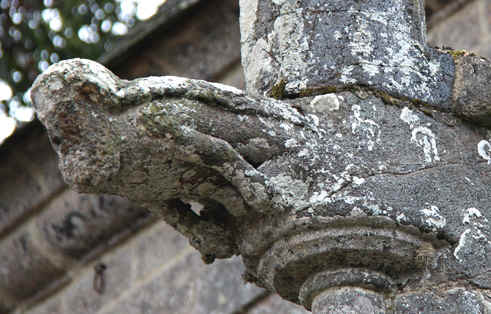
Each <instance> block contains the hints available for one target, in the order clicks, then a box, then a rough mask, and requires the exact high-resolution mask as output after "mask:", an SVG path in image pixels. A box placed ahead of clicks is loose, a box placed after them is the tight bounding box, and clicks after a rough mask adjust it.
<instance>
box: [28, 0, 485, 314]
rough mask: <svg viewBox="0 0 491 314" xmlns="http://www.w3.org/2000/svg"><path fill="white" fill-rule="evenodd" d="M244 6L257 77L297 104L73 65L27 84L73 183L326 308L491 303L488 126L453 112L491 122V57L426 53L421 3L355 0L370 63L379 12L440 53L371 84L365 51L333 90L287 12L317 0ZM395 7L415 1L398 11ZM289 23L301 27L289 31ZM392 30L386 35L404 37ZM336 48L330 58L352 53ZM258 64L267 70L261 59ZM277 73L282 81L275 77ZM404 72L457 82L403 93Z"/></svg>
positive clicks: (264, 88) (315, 50)
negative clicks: (271, 40) (150, 214)
mask: <svg viewBox="0 0 491 314" xmlns="http://www.w3.org/2000/svg"><path fill="white" fill-rule="evenodd" d="M335 2H336V1H335ZM330 3H331V2H329V4H330ZM336 3H337V2H336ZM241 4H242V9H243V11H242V34H243V49H245V50H246V53H245V56H244V60H243V63H244V65H245V66H246V78H247V80H248V89H249V90H250V91H251V92H252V94H256V95H257V94H264V93H266V94H268V93H269V94H271V95H272V96H275V97H277V98H283V97H284V96H287V99H284V100H276V99H273V98H268V97H262V96H252V95H248V94H246V93H244V92H243V91H240V90H237V89H235V88H231V87H229V86H225V85H220V84H212V83H207V82H204V81H199V80H192V79H185V78H179V77H149V78H142V79H137V80H134V81H125V80H120V79H119V78H117V77H116V76H115V75H113V74H112V73H111V72H109V71H108V70H107V69H105V68H104V67H102V66H100V65H99V64H97V63H95V62H92V61H88V60H81V59H73V60H68V61H63V62H60V63H58V64H56V65H53V66H51V67H50V68H49V69H48V70H47V71H45V72H44V73H43V74H42V75H41V76H40V77H39V78H38V79H37V80H36V82H35V84H34V87H33V90H32V96H33V101H34V104H35V106H36V109H37V112H38V116H39V118H40V120H41V121H42V122H43V123H44V124H45V125H46V127H47V128H48V132H49V135H50V139H51V141H52V144H53V146H54V148H55V150H56V152H57V153H58V155H59V156H60V169H61V171H62V173H63V176H64V178H65V180H66V181H67V182H68V183H69V184H70V185H71V186H72V187H73V188H75V189H76V190H78V191H81V192H90V193H110V194H118V195H122V196H125V197H127V198H129V199H131V200H132V201H135V202H137V203H139V204H142V205H143V206H145V207H147V208H149V209H151V210H153V211H154V212H156V213H158V214H160V215H161V216H162V217H163V218H164V219H165V220H166V221H167V222H168V223H170V224H171V225H172V226H174V227H175V228H176V229H177V230H179V231H180V232H181V233H183V234H184V235H186V236H187V237H188V238H189V240H190V243H191V244H192V245H193V246H194V247H196V248H197V249H198V250H200V252H201V253H202V256H203V259H204V260H205V261H206V262H212V261H213V260H214V259H215V258H225V257H230V256H232V255H235V254H241V255H242V258H243V261H244V264H245V266H246V271H245V274H244V278H245V279H246V280H248V281H252V282H256V283H257V284H259V285H260V286H263V287H266V288H267V289H269V290H271V291H274V292H277V293H278V294H279V295H280V296H282V297H283V298H285V299H287V300H290V301H293V302H296V303H303V305H304V306H305V307H306V308H312V309H313V310H314V312H316V313H336V311H339V310H340V309H342V308H346V309H347V310H350V311H353V312H356V313H363V312H366V311H373V312H380V313H383V312H385V311H390V310H391V309H396V310H398V311H401V312H404V308H406V307H409V308H412V307H419V306H420V305H419V304H420V302H422V303H421V307H422V308H423V310H422V312H426V313H431V312H432V311H433V309H434V308H439V304H440V303H442V302H446V304H447V305H448V307H449V308H458V309H462V310H463V312H476V311H477V313H479V311H481V312H482V311H484V310H485V307H486V306H488V307H489V302H488V301H486V299H485V298H486V297H485V295H486V294H489V289H490V285H489V284H490V279H489V278H490V276H489V273H490V268H491V261H490V256H491V241H490V237H491V234H490V233H491V230H490V224H489V221H490V219H491V211H490V208H491V190H490V189H489V184H490V175H489V174H490V170H491V168H490V167H491V163H490V160H491V144H490V143H489V142H490V141H491V132H490V130H489V129H487V128H484V127H479V126H476V125H473V124H471V123H469V122H467V121H464V120H461V119H459V118H458V117H457V116H456V115H458V116H463V117H466V118H467V119H468V120H472V121H476V122H480V123H483V124H486V121H489V114H488V113H489V111H488V104H489V103H490V102H489V101H488V96H489V95H488V94H486V92H487V89H486V88H485V86H486V84H487V83H486V78H487V77H488V76H489V69H490V67H489V64H487V63H486V62H487V61H485V60H483V59H473V58H472V57H470V58H469V57H467V56H464V59H462V60H460V59H456V60H457V61H456V63H454V61H453V60H454V58H453V57H452V55H451V54H449V53H447V52H444V51H433V52H432V53H430V55H428V56H426V55H425V54H424V52H425V51H427V50H426V48H425V47H423V48H421V53H422V54H419V53H417V52H416V50H418V51H419V49H417V47H416V46H415V45H416V43H417V42H424V19H422V18H421V15H420V10H419V8H420V7H419V6H420V5H421V3H420V1H399V2H397V3H396V2H394V1H388V2H383V3H382V2H380V1H369V2H367V3H365V2H364V3H363V5H362V4H359V3H358V2H357V1H343V2H342V3H341V2H339V5H340V7H341V8H345V10H341V11H340V13H339V16H338V17H339V18H349V17H351V18H353V17H356V18H360V17H361V20H360V22H359V24H356V25H365V26H366V29H365V31H366V33H364V34H360V35H359V36H358V35H356V34H357V32H356V31H353V32H351V33H349V34H350V36H351V35H352V36H353V37H349V38H350V39H349V43H351V44H352V45H354V46H353V47H355V46H356V47H359V48H360V47H361V48H360V49H361V50H360V52H361V54H360V56H359V57H360V58H362V57H368V56H365V55H364V53H365V52H367V51H368V52H372V51H373V53H374V54H375V55H372V56H371V57H374V56H375V57H376V56H377V54H378V53H379V52H375V49H374V50H371V49H368V48H369V47H366V46H363V45H362V46H360V45H361V43H366V42H367V41H366V40H367V38H369V36H368V34H370V33H371V34H372V35H374V34H379V33H380V32H379V31H380V29H379V26H380V25H379V24H380V23H382V24H383V22H384V21H385V22H386V23H388V24H393V21H401V20H404V19H408V20H410V22H407V23H409V25H410V26H412V28H409V29H406V30H405V31H404V30H401V29H400V28H398V27H397V25H392V26H393V27H395V29H394V30H392V31H391V32H392V34H393V36H395V37H394V38H396V37H397V36H399V35H397V34H399V33H401V34H404V35H406V36H407V37H405V40H407V41H409V42H411V43H413V42H412V41H414V43H413V44H412V46H411V49H409V50H404V49H402V48H401V47H398V46H393V47H392V48H393V49H398V51H400V52H401V53H403V54H406V55H405V56H404V57H401V58H403V59H404V58H406V57H407V58H413V57H414V58H416V60H420V59H418V58H423V59H424V58H425V57H424V56H426V58H427V59H425V60H427V61H428V60H429V61H428V62H429V63H425V62H416V61H415V62H416V63H417V64H418V65H417V66H416V67H413V66H409V67H408V68H407V69H409V71H411V73H402V72H401V73H399V74H400V75H395V76H394V77H392V76H390V75H389V76H384V75H382V76H377V75H374V78H375V77H377V78H379V79H380V80H379V81H376V80H375V79H374V81H371V82H369V81H366V82H365V81H364V79H366V78H367V77H366V76H365V74H367V73H368V72H367V69H364V63H363V62H360V59H356V60H355V61H354V62H357V66H358V67H360V69H361V70H360V71H358V70H357V71H353V72H351V71H348V72H349V76H348V72H346V73H345V75H347V76H346V77H344V76H343V75H341V76H340V77H336V76H330V75H328V77H331V78H332V77H334V80H335V84H334V85H339V86H340V87H341V88H340V89H338V88H337V86H336V92H332V91H333V90H330V86H331V85H330V84H331V83H329V82H327V81H325V82H324V81H323V79H319V77H317V76H316V75H317V74H316V73H318V72H315V71H313V72H312V71H307V69H312V68H315V69H318V68H319V67H320V66H321V65H320V63H319V62H321V61H318V60H317V59H316V58H312V59H309V60H311V61H312V62H314V63H312V64H307V65H305V64H303V65H302V63H301V62H297V61H299V60H300V61H301V60H306V59H302V58H304V55H303V54H305V53H308V54H310V53H312V54H313V55H314V56H315V54H319V53H322V49H321V48H322V46H313V45H307V46H303V45H302V44H299V43H300V42H301V41H302V42H304V41H306V42H311V43H312V38H311V37H308V34H310V33H308V34H306V33H302V32H303V31H302V27H298V28H293V27H292V25H293V24H292V23H293V22H292V21H295V20H290V18H291V16H294V17H295V18H296V19H298V18H301V17H304V18H305V21H306V24H309V23H308V17H309V16H310V15H309V14H305V12H304V9H303V6H305V7H307V8H317V7H318V6H319V5H320V2H319V1H310V2H305V3H303V2H302V3H301V2H299V1H272V2H269V1H259V2H258V1H250V2H243V3H241ZM349 4H350V5H351V6H349ZM370 5H371V6H370ZM365 6H366V7H365ZM355 8H356V9H357V10H355V11H356V14H355V13H353V12H352V11H353V10H354V9H355ZM382 8H385V9H384V10H385V11H388V12H392V11H390V10H394V8H395V9H397V10H401V9H405V10H403V11H404V12H402V13H401V12H399V11H397V10H396V11H394V12H398V13H399V14H401V16H396V18H395V19H393V20H391V19H389V16H388V15H387V14H386V13H384V14H382V13H380V12H385V11H383V10H382ZM282 10H283V11H282ZM370 10H372V11H370ZM320 11H321V12H319V14H320V15H322V14H325V15H326V16H327V17H329V18H332V17H333V16H334V17H336V16H337V13H336V14H334V13H333V12H331V11H332V10H331V11H330V9H329V8H327V9H325V8H324V9H320ZM292 12H293V13H292ZM367 12H368V13H367ZM377 12H378V13H380V14H378V13H377ZM311 13H312V14H314V13H315V14H317V12H313V11H312V12H311ZM343 13H344V14H345V15H343ZM346 14H347V16H348V17H347V16H346ZM353 14H355V15H353ZM408 14H409V15H408ZM409 17H411V18H409ZM364 18H366V20H364ZM258 19H259V20H258ZM261 19H265V21H269V20H270V19H271V21H274V23H273V25H274V26H278V28H272V29H267V25H269V24H271V22H270V23H269V24H268V23H263V22H261ZM355 20H357V19H355ZM380 20H381V21H382V22H381V21H380ZM322 21H323V20H320V18H319V21H318V22H319V23H320V24H317V27H321V26H323V25H324V24H322V23H321V22H322ZM327 21H329V19H328V20H327ZM334 21H336V19H334ZM343 21H344V20H343V19H341V20H340V21H339V25H344V24H343ZM329 23H331V22H326V25H331V24H329ZM332 23H334V22H332ZM364 23H367V24H364ZM411 23H412V24H411ZM332 25H334V26H335V25H338V23H334V24H332ZM263 26H265V29H262V28H261V27H263ZM324 26H325V25H324ZM334 26H333V27H334ZM365 26H364V27H365ZM319 29H320V28H319ZM408 30H410V31H408ZM398 32H399V33H398ZM262 33H264V34H273V35H275V36H276V37H277V38H280V39H279V40H278V43H279V46H277V47H276V48H275V49H277V50H278V53H279V54H280V56H281V57H282V58H284V60H283V61H282V62H281V66H278V67H273V66H271V67H268V64H267V63H263V62H262V61H264V60H263V57H264V56H261V55H260V54H259V52H258V55H257V56H256V57H257V60H256V62H258V63H257V64H254V63H252V59H251V56H252V55H251V53H253V52H251V51H254V49H256V48H257V47H255V48H253V49H252V50H251V51H247V49H249V48H250V43H251V42H252V41H253V40H252V39H251V38H256V39H258V37H250V36H252V35H251V34H262ZM321 33H323V34H326V36H327V35H328V34H331V32H330V31H329V30H323V31H322V32H321ZM292 34H293V35H295V36H297V37H298V38H297V37H295V36H293V39H292V40H291V41H287V40H286V39H285V38H287V36H290V35H292ZM401 36H402V35H401ZM268 37H269V35H268ZM273 37H274V36H273ZM379 37H380V38H378V41H376V42H377V43H379V44H380V45H389V46H390V45H393V43H392V44H391V42H392V41H391V42H385V41H383V39H382V38H383V36H379ZM281 38H283V40H281ZM374 38H375V37H374ZM394 38H393V39H394ZM336 40H337V39H336V38H331V39H324V40H323V42H324V45H330V44H333V45H335V44H336V43H337V41H336ZM339 40H341V39H339ZM371 40H372V39H370V40H369V41H370V42H371ZM394 40H395V39H394ZM411 40H412V41H411ZM260 41H261V40H258V41H257V44H258V45H259V44H260ZM286 43H290V45H286V46H282V44H286ZM297 44H298V45H297ZM339 44H340V46H343V47H344V46H346V45H344V41H342V40H341V41H340V42H339ZM348 46H349V45H348ZM353 47H352V48H353ZM263 48H264V47H262V48H261V47H259V48H257V49H259V50H261V49H263ZM353 49H354V48H353ZM414 49H416V50H414ZM259 50H258V51H259ZM355 52H356V51H355V50H351V51H350V52H349V53H351V54H353V53H355ZM275 53H276V52H275ZM274 55H275V54H273V56H274ZM394 55H396V54H395V53H394ZM394 55H392V57H394ZM268 56H269V54H268ZM340 56H343V58H345V59H343V60H344V61H339V62H341V63H340V64H339V65H338V64H334V65H335V67H337V68H338V69H342V65H347V66H350V65H351V64H352V63H350V62H348V61H346V58H347V55H343V53H341V54H340ZM437 56H438V57H437ZM435 58H437V59H438V60H440V61H441V62H442V63H441V64H440V65H439V66H436V65H434V64H433V65H432V63H431V62H434V60H436V59H435ZM316 60H317V61H316ZM404 60H405V59H404ZM408 60H412V59H408ZM421 60H422V59H421ZM432 60H433V61H432ZM442 60H444V61H442ZM459 60H460V61H459ZM372 61H373V60H372ZM406 61H407V60H406ZM322 62H323V61H322ZM322 62H321V63H322ZM387 62H389V61H387ZM389 64H390V62H389ZM258 65H260V66H261V71H263V70H264V71H266V72H261V71H259V72H254V71H256V70H258ZM297 66H300V67H297ZM469 67H471V68H472V67H477V68H478V70H476V71H475V72H469V71H468V70H467V69H468V68H469ZM273 68H274V70H273ZM455 69H457V72H455ZM278 70H280V72H282V74H281V75H283V74H285V75H286V76H285V77H287V79H286V80H283V79H282V78H280V81H279V82H278V81H276V82H275V81H272V80H271V79H278V78H279V77H280V76H277V75H276V74H275V73H276V72H275V71H278ZM320 70H321V68H320V69H319V73H320V72H322V73H327V72H323V71H320ZM362 70H363V71H362ZM432 70H434V73H433V72H431V71H432ZM326 71H327V70H326ZM428 71H429V72H428ZM459 71H460V72H459ZM265 73H266V74H267V75H266V74H265ZM356 73H358V74H356ZM378 74H380V73H378ZM440 74H441V75H442V76H441V78H442V79H440V78H439V75H440ZM351 75H353V76H351ZM406 75H407V76H406ZM435 78H437V79H435ZM447 78H450V79H449V80H447ZM454 78H455V82H454ZM255 79H257V81H255ZM266 79H267V80H269V81H267V80H266ZM351 79H353V80H355V81H351ZM398 79H400V80H402V81H405V80H406V79H408V80H409V83H408V84H413V83H414V84H416V85H415V86H419V85H417V84H419V83H421V82H433V83H435V84H440V83H441V84H443V85H444V86H443V87H442V86H440V85H439V86H430V85H431V84H430V85H428V86H429V87H428V88H419V87H418V88H416V89H414V90H413V89H410V88H409V89H408V88H402V89H394V88H393V87H394V86H395V85H394V84H393V83H392V85H391V84H390V82H397V80H398ZM413 79H416V81H414V82H413V81H411V80H413ZM434 79H435V80H434ZM394 80H395V81H394ZM433 80H434V81H433ZM459 80H461V81H459ZM462 80H463V81H462ZM302 81H305V82H307V85H305V86H304V85H302V84H303V83H302ZM402 81H401V82H402ZM312 82H314V83H312ZM326 82H327V83H326ZM472 82H474V83H472ZM311 83H312V84H311ZM317 83H319V84H320V85H316V84H317ZM447 83H448V84H449V85H447ZM258 84H259V85H258ZM355 84H356V85H355ZM472 84H474V85H475V89H473V87H472V86H473V85H472ZM321 85H322V86H321ZM365 85H368V86H365ZM318 86H321V87H322V88H320V89H318V88H317V87H318ZM404 86H405V85H404ZM411 86H412V85H411ZM420 87H421V86H420ZM304 88H307V89H311V88H314V89H313V90H312V92H308V93H307V92H305V91H306V90H305V89H304ZM479 90H481V91H483V93H476V92H475V91H479ZM389 94H391V95H392V96H391V95H389ZM294 96H302V97H296V98H291V97H294ZM422 102H428V103H430V104H432V107H425V106H424V105H422ZM450 111H453V112H450ZM430 287H431V288H430ZM418 294H422V295H423V296H424V298H423V301H421V298H420V297H418V296H417V295H418ZM445 295H446V296H445ZM413 296H414V297H413ZM442 298H443V299H444V301H442ZM354 299H357V300H359V302H358V303H356V304H355V303H353V302H352V300H354ZM333 302H334V304H337V305H338V306H337V307H336V308H332V309H331V308H330V305H329V304H333ZM486 302H487V303H486Z"/></svg>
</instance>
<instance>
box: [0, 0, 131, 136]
mask: <svg viewBox="0 0 491 314" xmlns="http://www.w3.org/2000/svg"><path fill="white" fill-rule="evenodd" d="M136 9H137V1H127V0H99V1H96V0H44V1H40V0H23V1H22V0H0V116H3V117H4V118H5V117H6V115H5V113H6V114H7V115H10V116H12V117H15V118H17V119H18V120H22V119H20V118H19V117H17V116H16V113H15V110H16V108H22V107H24V108H29V106H30V104H29V102H30V100H29V97H28V94H27V93H26V92H27V91H28V89H29V87H30V86H31V84H32V82H33V80H34V79H35V78H36V77H37V75H38V74H39V73H40V72H42V71H43V70H45V69H46V68H47V67H48V66H49V65H50V64H53V63H55V62H57V61H59V60H63V59H67V58H73V57H83V58H88V59H97V58H98V57H99V56H100V55H101V54H103V53H104V52H105V51H108V50H110V49H111V43H113V42H114V41H115V40H116V39H117V38H118V37H120V36H122V35H124V33H126V31H127V30H128V29H129V28H131V27H132V26H133V25H134V24H135V23H136V21H137V18H136ZM2 81H3V82H2ZM5 83H6V84H7V85H8V86H10V89H11V90H12V95H11V96H12V97H9V95H8V94H9V93H6V92H5V91H8V90H9V89H8V88H6V85H5ZM2 85H3V89H2ZM0 118H1V117H0ZM17 122H19V121H17ZM0 123H1V121H0ZM0 132H1V130H0ZM1 141H2V135H1V134H0V143H1Z"/></svg>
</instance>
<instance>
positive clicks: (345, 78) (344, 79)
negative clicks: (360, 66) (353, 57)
mask: <svg viewBox="0 0 491 314" xmlns="http://www.w3.org/2000/svg"><path fill="white" fill-rule="evenodd" d="M354 69H355V67H354V66H352V65H349V66H347V67H344V68H343V69H342V70H341V77H340V78H339V81H340V82H341V83H344V84H355V83H356V82H357V80H356V79H355V78H353V77H351V72H353V70H354Z"/></svg>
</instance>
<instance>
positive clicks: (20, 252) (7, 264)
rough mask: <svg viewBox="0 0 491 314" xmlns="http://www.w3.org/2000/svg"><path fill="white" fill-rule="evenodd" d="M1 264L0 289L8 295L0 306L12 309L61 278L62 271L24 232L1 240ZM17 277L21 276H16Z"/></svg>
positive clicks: (23, 230) (31, 234)
mask: <svg viewBox="0 0 491 314" xmlns="http://www.w3.org/2000/svg"><path fill="white" fill-rule="evenodd" d="M0 260H1V261H2V268H1V269H0V289H1V291H2V292H3V293H5V294H7V295H8V297H7V298H6V299H4V295H2V296H0V298H2V299H1V300H0V303H1V304H6V305H10V306H11V307H13V306H14V305H15V302H19V301H20V300H24V299H26V298H28V297H32V296H34V295H35V294H36V293H37V292H39V291H41V290H42V289H43V288H45V287H46V286H47V285H49V284H50V283H54V282H55V281H56V280H58V279H60V278H61V276H62V275H63V274H64V270H63V269H62V268H60V267H58V266H57V265H55V264H53V262H52V261H50V259H49V258H48V256H46V255H45V252H43V251H42V250H40V248H39V247H38V246H37V244H36V239H35V236H34V234H33V233H32V232H30V231H29V230H28V229H27V228H22V229H20V230H17V231H16V232H15V233H12V234H10V235H9V238H8V239H6V240H4V242H3V244H2V246H1V247H0ZM18 273H24V276H17V274H18ZM11 302H14V303H13V304H12V303H11Z"/></svg>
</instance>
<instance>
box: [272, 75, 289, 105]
mask: <svg viewBox="0 0 491 314" xmlns="http://www.w3.org/2000/svg"><path fill="white" fill-rule="evenodd" d="M285 87H286V81H285V80H284V79H280V80H279V81H278V83H276V84H274V85H273V88H272V89H271V93H270V95H271V97H272V98H275V99H279V100H281V99H283V98H284V97H285Z"/></svg>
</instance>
